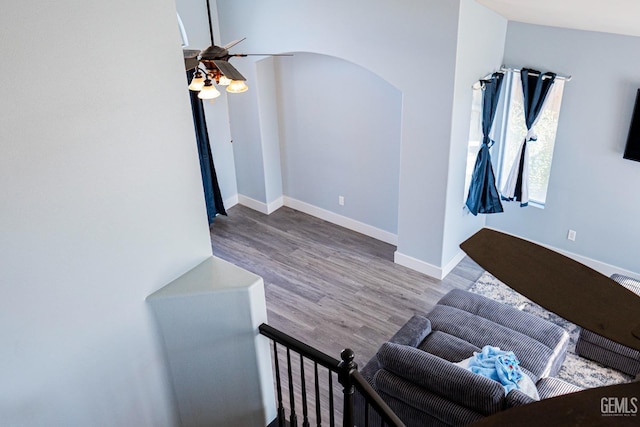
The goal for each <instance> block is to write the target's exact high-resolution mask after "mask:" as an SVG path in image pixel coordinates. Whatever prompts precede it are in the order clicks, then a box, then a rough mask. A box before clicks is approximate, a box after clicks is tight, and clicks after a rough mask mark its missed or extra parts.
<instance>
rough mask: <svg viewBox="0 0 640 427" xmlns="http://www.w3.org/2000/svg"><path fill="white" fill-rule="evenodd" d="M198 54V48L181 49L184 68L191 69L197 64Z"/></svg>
mask: <svg viewBox="0 0 640 427" xmlns="http://www.w3.org/2000/svg"><path fill="white" fill-rule="evenodd" d="M199 54H200V51H199V50H193V49H182V55H183V57H184V67H185V70H187V71H189V70H193V69H194V68H196V67H197V66H198V55H199Z"/></svg>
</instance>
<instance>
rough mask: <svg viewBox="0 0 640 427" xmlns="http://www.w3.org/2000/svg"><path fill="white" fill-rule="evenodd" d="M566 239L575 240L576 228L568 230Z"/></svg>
mask: <svg viewBox="0 0 640 427" xmlns="http://www.w3.org/2000/svg"><path fill="white" fill-rule="evenodd" d="M567 239H569V240H571V241H572V242H575V241H576V230H569V233H568V234H567Z"/></svg>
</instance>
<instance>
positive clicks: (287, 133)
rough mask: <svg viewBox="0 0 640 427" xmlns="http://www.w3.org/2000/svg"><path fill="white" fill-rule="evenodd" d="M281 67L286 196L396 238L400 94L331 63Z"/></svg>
mask: <svg viewBox="0 0 640 427" xmlns="http://www.w3.org/2000/svg"><path fill="white" fill-rule="evenodd" d="M277 64H278V67H277V68H278V73H277V75H278V77H279V85H278V87H279V95H278V99H279V100H280V106H279V107H280V108H279V109H280V120H281V152H282V159H283V161H282V165H283V168H282V176H283V184H284V194H285V195H286V196H289V197H292V198H294V199H296V200H300V201H303V202H305V203H309V204H311V205H314V206H317V207H320V208H322V209H326V210H329V211H332V212H335V213H338V214H340V215H344V216H346V217H348V218H351V219H355V220H357V221H360V222H363V223H365V224H368V225H372V226H374V227H377V228H379V229H382V230H385V231H388V232H390V233H392V234H396V233H397V223H398V220H397V219H398V177H399V174H400V115H401V105H402V98H401V94H400V92H399V91H398V90H397V89H396V88H394V87H393V86H391V85H390V84H389V83H387V82H385V81H384V80H382V79H381V78H380V77H378V76H377V75H375V74H373V73H371V72H369V71H367V70H365V69H363V68H362V67H359V66H357V65H355V64H352V63H349V62H347V61H345V60H342V59H338V58H333V57H329V56H326V55H317V54H310V53H301V52H296V53H295V56H292V57H279V58H278V61H277ZM338 196H344V198H345V204H344V206H340V205H339V204H338Z"/></svg>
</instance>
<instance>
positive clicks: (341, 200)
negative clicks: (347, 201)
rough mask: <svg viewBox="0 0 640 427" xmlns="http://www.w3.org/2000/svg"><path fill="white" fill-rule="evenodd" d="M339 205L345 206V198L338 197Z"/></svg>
mask: <svg viewBox="0 0 640 427" xmlns="http://www.w3.org/2000/svg"><path fill="white" fill-rule="evenodd" d="M338 204H339V205H340V206H344V196H338Z"/></svg>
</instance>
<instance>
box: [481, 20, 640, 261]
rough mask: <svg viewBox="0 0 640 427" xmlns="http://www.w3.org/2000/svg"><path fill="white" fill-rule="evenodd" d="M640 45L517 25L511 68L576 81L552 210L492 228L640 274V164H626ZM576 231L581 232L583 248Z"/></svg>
mask: <svg viewBox="0 0 640 427" xmlns="http://www.w3.org/2000/svg"><path fill="white" fill-rule="evenodd" d="M637 52H640V38H639V37H630V36H620V35H612V34H605V33H596V32H588V31H579V30H568V29H560V28H552V27H546V26H538V25H529V24H523V23H517V22H510V23H509V25H508V30H507V42H506V47H505V54H504V56H505V63H506V64H507V65H510V66H516V67H523V66H528V67H534V68H538V69H543V70H552V71H555V72H558V73H560V74H568V75H572V76H573V78H572V80H571V81H570V82H568V83H567V84H566V85H565V89H564V98H563V103H562V109H561V112H560V122H559V126H558V133H557V137H556V145H555V151H554V157H553V165H552V168H551V179H550V182H549V190H548V195H547V203H546V207H545V209H543V210H542V209H536V208H534V207H528V208H525V209H521V208H517V207H515V206H507V209H506V213H505V214H503V215H493V216H490V217H489V218H488V220H487V225H489V226H492V227H495V228H498V229H500V230H503V231H506V232H509V233H513V234H516V235H518V236H522V237H525V238H528V239H531V240H534V241H537V242H540V243H543V244H546V245H549V246H552V247H555V248H558V249H561V250H564V251H568V252H571V253H574V254H577V255H579V256H581V257H586V258H591V259H594V260H597V261H600V262H604V263H607V264H611V265H613V266H617V267H621V268H623V269H627V270H630V271H632V272H636V273H640V257H639V256H638V253H639V252H640V250H639V246H640V245H639V243H638V242H640V221H639V220H638V218H640V196H639V195H638V190H637V186H638V184H640V163H638V162H632V161H629V160H624V159H623V158H622V153H623V150H624V145H625V142H626V137H627V132H628V129H629V121H630V118H631V113H632V110H633V104H634V100H635V96H636V90H637V89H638V88H640V56H639V55H637ZM568 229H573V230H576V231H577V238H576V240H575V242H571V241H569V240H567V231H568Z"/></svg>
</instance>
